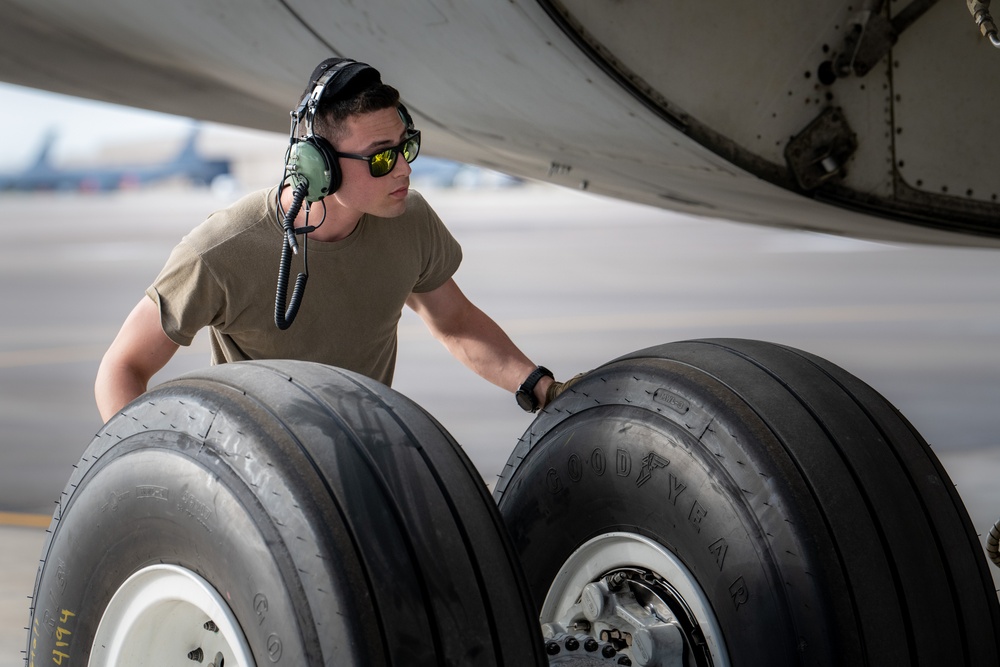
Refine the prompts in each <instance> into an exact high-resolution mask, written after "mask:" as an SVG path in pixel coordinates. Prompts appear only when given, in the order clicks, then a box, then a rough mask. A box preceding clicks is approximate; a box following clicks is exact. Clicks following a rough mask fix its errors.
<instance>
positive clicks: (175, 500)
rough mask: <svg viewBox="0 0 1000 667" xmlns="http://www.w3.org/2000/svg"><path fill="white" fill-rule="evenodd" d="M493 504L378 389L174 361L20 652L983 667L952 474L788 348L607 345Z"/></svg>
mask: <svg viewBox="0 0 1000 667" xmlns="http://www.w3.org/2000/svg"><path fill="white" fill-rule="evenodd" d="M494 498H495V499H496V501H497V502H496V504H494V499H491V498H490V497H489V495H488V494H487V492H486V490H485V486H484V484H483V482H482V478H481V476H480V475H479V473H478V472H477V471H476V470H474V469H473V467H472V465H471V464H470V462H469V460H468V459H467V458H466V457H465V455H464V454H463V452H462V451H461V448H460V447H459V446H458V445H457V444H456V443H455V442H454V441H453V440H452V439H451V438H450V436H448V435H447V433H445V432H444V430H443V429H442V428H441V427H440V425H439V424H437V422H435V421H434V420H433V419H432V418H431V417H430V416H429V415H427V414H426V413H425V412H423V411H422V410H421V409H420V408H419V407H417V406H416V405H414V404H413V403H412V402H410V401H408V400H407V399H405V398H404V397H402V396H400V395H399V394H396V393H395V392H393V391H392V390H390V389H388V388H386V387H384V386H383V385H380V384H378V383H376V382H372V381H370V380H367V379H365V378H362V377H360V376H357V375H355V374H352V373H347V372H344V371H340V370H336V369H332V368H328V367H324V366H318V365H315V364H307V363H302V362H277V361H275V362H253V363H241V364H226V365H223V366H218V367H215V368H212V369H208V370H205V371H200V372H197V373H193V374H189V375H187V376H184V377H183V378H180V379H178V380H176V381H173V382H170V383H167V384H165V385H162V386H161V387H158V388H157V389H155V390H153V391H152V392H150V393H148V394H146V395H145V396H143V397H142V398H140V399H139V400H137V401H135V402H134V403H133V404H131V405H130V406H128V407H127V408H126V409H125V410H124V411H123V412H122V413H121V414H119V415H117V416H116V417H115V418H114V419H112V420H111V421H110V422H109V423H108V424H107V425H106V426H105V428H104V429H102V431H101V432H100V433H99V434H98V435H97V437H96V438H95V439H94V441H93V442H92V443H91V445H90V446H89V448H88V449H87V451H86V452H85V454H84V456H83V458H82V460H81V462H80V464H79V465H78V466H77V468H76V470H75V472H74V473H73V476H72V478H71V480H70V483H69V485H68V487H67V490H66V492H65V494H64V497H63V498H62V499H61V501H60V504H59V509H58V511H57V512H56V515H55V517H54V518H53V524H52V529H51V535H50V538H49V542H48V543H47V544H46V546H45V550H44V554H43V563H42V566H41V567H40V569H39V574H38V578H37V580H36V583H35V592H34V596H33V600H34V601H33V604H34V608H33V613H32V622H31V627H30V636H29V647H28V650H29V655H28V658H29V665H35V664H42V663H43V662H44V663H46V664H48V662H49V661H52V662H54V663H55V664H63V665H65V664H67V663H68V664H73V665H76V664H90V665H94V666H95V667H96V666H98V665H100V666H101V667H105V666H108V667H125V666H126V665H128V666H129V667H147V666H151V665H168V664H169V665H189V664H192V663H197V664H201V665H213V666H214V667H227V666H228V667H233V666H234V665H239V666H241V667H248V666H250V665H272V664H273V665H295V666H296V667H299V666H301V665H324V664H330V663H333V662H335V663H337V664H343V665H359V666H360V665H366V666H367V665H440V664H448V665H476V666H479V665H487V666H488V665H496V666H498V667H499V666H501V665H517V666H518V667H521V666H522V665H525V666H529V665H535V666H545V665H549V667H556V666H558V667H587V666H591V665H642V666H644V667H645V666H649V667H652V666H654V665H656V666H659V667H726V666H728V665H734V666H735V665H740V666H741V667H745V666H749V667H754V666H761V667H764V666H767V667H774V666H784V665H820V666H822V665H830V666H834V665H873V666H875V665H911V664H948V665H969V666H971V665H995V664H1000V640H998V636H1000V631H998V628H1000V607H998V604H997V598H996V595H995V593H994V590H993V585H992V579H991V578H990V574H989V572H988V571H987V569H986V561H985V558H984V557H983V554H982V552H981V550H980V547H979V543H978V540H977V538H976V536H975V532H974V531H973V529H972V528H971V526H970V523H969V519H968V515H967V514H966V512H965V509H964V507H963V505H962V503H961V501H960V499H959V497H958V495H957V493H956V491H955V489H954V488H953V485H952V484H951V482H950V480H949V479H948V476H947V474H946V473H945V471H944V470H943V468H942V467H941V466H940V464H939V463H938V461H937V459H936V458H935V457H934V455H933V454H932V453H931V451H930V449H929V448H928V446H927V444H926V443H925V442H924V441H923V440H922V439H921V438H920V436H919V435H918V434H917V433H916V432H915V431H914V430H913V429H912V428H911V427H910V425H909V424H908V423H907V422H906V420H905V419H903V417H902V416H901V415H899V413H898V412H897V411H896V410H895V409H894V408H893V407H892V406H891V405H890V404H889V403H887V402H886V401H885V399H883V398H882V397H881V396H879V395H878V394H877V393H876V392H874V391H873V390H872V389H871V388H870V387H868V386H866V385H864V384H863V383H861V382H860V381H859V380H857V379H856V378H854V377H853V376H851V375H849V374H848V373H846V372H845V371H843V370H842V369H840V368H838V367H836V366H834V365H832V364H830V363H829V362H826V361H824V360H822V359H819V358H816V357H814V356H811V355H808V354H806V353H803V352H799V351H797V350H793V349H790V348H786V347H781V346H777V345H771V344H767V343H759V342H753V341H733V340H712V341H693V342H687V343H674V344H670V345H664V346H660V347H656V348H650V349H648V350H642V351H639V352H636V353H634V354H631V355H627V356H625V357H622V358H620V359H617V360H615V361H612V362H610V363H608V364H606V365H604V366H602V367H600V368H598V369H596V370H594V371H592V372H591V373H589V374H587V375H586V376H585V377H583V378H582V379H580V380H579V381H578V382H576V383H575V384H573V385H572V387H571V388H570V389H569V390H568V391H567V392H566V393H564V394H563V395H562V396H560V397H559V398H558V399H557V400H556V401H554V402H553V403H552V404H550V405H549V406H547V407H546V408H545V410H544V411H543V412H542V414H541V415H539V417H538V418H537V419H536V420H535V422H534V423H533V424H532V425H531V427H530V428H529V430H528V432H527V433H526V434H525V436H524V438H522V440H521V442H520V443H519V445H518V447H517V448H516V449H515V451H514V452H513V454H512V455H511V458H510V461H509V462H508V466H507V467H506V469H505V471H504V473H503V474H502V475H501V477H500V479H499V480H498V483H497V487H496V490H495V493H494ZM498 508H499V509H498ZM505 524H506V525H505ZM508 531H509V533H508Z"/></svg>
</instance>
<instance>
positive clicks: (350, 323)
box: [146, 188, 462, 384]
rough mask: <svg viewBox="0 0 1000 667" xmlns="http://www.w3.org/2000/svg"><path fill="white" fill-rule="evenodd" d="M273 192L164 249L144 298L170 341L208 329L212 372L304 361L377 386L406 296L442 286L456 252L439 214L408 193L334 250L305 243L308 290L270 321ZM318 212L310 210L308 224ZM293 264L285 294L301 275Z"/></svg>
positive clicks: (277, 246) (249, 199) (275, 245)
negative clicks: (394, 211)
mask: <svg viewBox="0 0 1000 667" xmlns="http://www.w3.org/2000/svg"><path fill="white" fill-rule="evenodd" d="M275 190H276V188H271V189H268V190H262V191H259V192H256V193H253V194H250V195H247V196H246V197H244V198H242V199H241V200H239V201H238V202H236V203H235V204H233V205H232V206H230V207H229V208H226V209H224V210H222V211H218V212H216V213H213V214H212V215H211V216H209V217H208V219H207V220H206V221H205V222H203V223H202V224H201V225H199V226H198V227H196V228H195V229H194V230H193V231H191V233H190V234H188V235H187V236H185V237H184V238H183V239H182V240H181V242H180V243H179V244H178V245H177V247H176V248H174V250H173V252H172V253H171V255H170V258H169V259H168V260H167V263H166V265H165V266H164V268H163V270H162V271H161V272H160V275H159V276H158V277H157V278H156V280H155V281H154V282H153V284H152V285H151V286H150V287H149V289H147V290H146V294H147V295H148V296H149V297H150V298H151V299H153V301H155V302H156V303H157V304H158V306H159V309H160V324H161V326H162V327H163V331H164V332H165V333H166V335H167V336H168V337H169V338H170V339H171V340H173V341H174V342H175V343H178V344H180V345H190V344H191V341H192V340H193V339H194V336H195V334H196V333H197V332H198V331H199V330H200V329H201V328H203V327H206V326H208V327H211V329H210V331H211V342H212V363H224V362H228V361H243V360H248V359H302V360H306V361H318V362H320V363H324V364H328V365H332V366H338V367H340V368H346V369H349V370H353V371H356V372H358V373H362V374H364V375H367V376H368V377H371V378H374V379H376V380H379V381H380V382H383V383H385V384H390V383H391V382H392V375H393V370H394V368H395V364H396V328H397V325H398V322H399V317H400V313H401V312H402V309H403V306H404V305H405V302H406V299H407V297H408V296H409V295H410V294H411V293H412V292H429V291H431V290H434V289H436V288H437V287H440V286H441V285H443V284H444V283H445V282H446V281H447V280H448V279H449V278H450V277H451V276H452V275H453V274H454V273H455V271H456V270H457V269H458V266H459V264H460V263H461V261H462V249H461V247H460V246H459V244H458V242H457V241H456V240H455V239H454V237H452V235H451V234H450V233H449V232H448V230H447V229H446V228H445V226H444V224H443V223H442V222H441V220H440V218H438V216H437V214H435V213H434V211H433V210H432V209H431V208H430V206H428V205H427V202H425V201H424V199H423V197H421V196H420V195H419V194H417V193H416V192H413V191H411V192H410V195H409V197H408V198H407V203H406V212H405V213H404V214H403V215H401V216H399V217H395V218H378V217H375V216H371V215H364V216H363V217H362V218H361V221H360V222H359V223H358V226H357V228H356V229H355V230H354V232H353V233H352V234H351V235H350V236H349V237H347V238H346V239H344V240H342V241H335V242H320V241H313V240H309V241H308V262H309V281H308V284H307V286H306V290H305V294H304V296H303V298H302V303H301V306H300V308H299V312H298V316H297V317H296V318H295V321H294V322H293V323H292V325H291V327H289V328H288V329H287V330H285V331H281V330H279V329H278V328H277V327H276V326H275V324H274V301H275V294H276V289H275V288H276V284H277V277H278V263H279V260H280V258H281V243H282V238H283V234H282V230H281V224H280V223H279V222H278V220H277V219H276V215H275ZM321 212H322V205H314V211H313V217H312V218H311V219H310V224H315V223H316V216H317V215H318V214H319V215H321ZM298 239H299V254H298V255H296V256H294V257H293V259H292V268H291V271H290V276H289V288H288V291H289V297H290V295H291V294H290V293H291V286H292V285H294V283H295V276H296V275H297V274H298V273H299V272H301V271H302V250H303V249H302V246H303V242H302V237H301V236H300V237H298Z"/></svg>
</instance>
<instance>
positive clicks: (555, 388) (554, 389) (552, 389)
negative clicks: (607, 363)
mask: <svg viewBox="0 0 1000 667" xmlns="http://www.w3.org/2000/svg"><path fill="white" fill-rule="evenodd" d="M584 375H586V373H577V374H576V375H574V376H573V377H571V378H570V379H568V380H566V381H565V382H559V381H558V380H557V381H555V382H553V383H552V384H550V385H549V388H548V390H547V391H546V392H545V405H548V404H549V403H551V402H552V401H554V400H556V397H557V396H559V394H561V393H563V392H564V391H566V390H567V389H569V388H570V387H571V386H573V385H574V384H576V383H577V382H578V381H579V380H580V378H582V377H583V376H584Z"/></svg>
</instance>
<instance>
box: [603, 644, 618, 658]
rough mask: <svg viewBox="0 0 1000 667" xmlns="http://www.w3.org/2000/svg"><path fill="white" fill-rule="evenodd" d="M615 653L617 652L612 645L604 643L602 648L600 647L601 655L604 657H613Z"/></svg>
mask: <svg viewBox="0 0 1000 667" xmlns="http://www.w3.org/2000/svg"><path fill="white" fill-rule="evenodd" d="M616 653H618V651H616V650H615V647H614V646H610V645H605V646H604V648H602V649H601V655H603V656H604V657H605V658H613V657H615V654H616Z"/></svg>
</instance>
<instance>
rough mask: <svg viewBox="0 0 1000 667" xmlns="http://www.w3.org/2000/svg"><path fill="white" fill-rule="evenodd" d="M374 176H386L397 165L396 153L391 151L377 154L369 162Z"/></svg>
mask: <svg viewBox="0 0 1000 667" xmlns="http://www.w3.org/2000/svg"><path fill="white" fill-rule="evenodd" d="M369 165H370V168H371V173H372V176H385V175H386V174H388V173H389V172H390V171H392V168H393V167H394V166H395V165H396V151H395V150H394V149H391V148H390V149H389V150H387V151H382V152H381V153H376V154H375V155H373V156H372V158H371V161H370V162H369Z"/></svg>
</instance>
